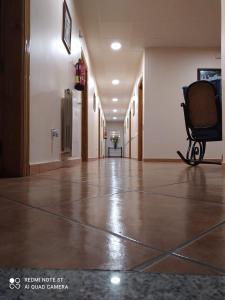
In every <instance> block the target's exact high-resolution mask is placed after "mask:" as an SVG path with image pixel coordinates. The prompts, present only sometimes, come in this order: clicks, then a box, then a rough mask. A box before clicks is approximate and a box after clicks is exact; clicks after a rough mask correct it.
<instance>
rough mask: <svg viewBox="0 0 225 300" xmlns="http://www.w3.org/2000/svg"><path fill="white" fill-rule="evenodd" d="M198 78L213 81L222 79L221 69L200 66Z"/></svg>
mask: <svg viewBox="0 0 225 300" xmlns="http://www.w3.org/2000/svg"><path fill="white" fill-rule="evenodd" d="M197 79H198V80H207V81H212V80H216V79H221V69H219V68H218V69H217V68H198V69H197Z"/></svg>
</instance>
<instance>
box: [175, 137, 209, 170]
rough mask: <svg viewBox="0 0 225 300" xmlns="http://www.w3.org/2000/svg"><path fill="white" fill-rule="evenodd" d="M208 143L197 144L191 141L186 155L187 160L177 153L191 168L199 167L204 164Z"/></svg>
mask: <svg viewBox="0 0 225 300" xmlns="http://www.w3.org/2000/svg"><path fill="white" fill-rule="evenodd" d="M205 149H206V143H205V142H196V141H193V140H190V139H189V145H188V150H187V153H186V158H185V157H184V155H183V154H182V153H181V152H180V151H177V154H178V155H179V156H180V158H181V159H182V160H183V161H184V162H185V163H186V164H188V165H189V166H197V165H199V164H200V163H202V162H203V158H204V155H205Z"/></svg>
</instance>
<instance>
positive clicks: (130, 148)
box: [129, 110, 132, 158]
mask: <svg viewBox="0 0 225 300" xmlns="http://www.w3.org/2000/svg"><path fill="white" fill-rule="evenodd" d="M131 124H132V120H131V110H130V113H129V158H131V151H132V147H131V142H132V141H131Z"/></svg>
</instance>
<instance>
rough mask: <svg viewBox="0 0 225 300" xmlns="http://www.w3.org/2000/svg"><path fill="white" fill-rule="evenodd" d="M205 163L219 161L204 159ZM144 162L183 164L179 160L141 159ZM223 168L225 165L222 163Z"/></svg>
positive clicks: (217, 160)
mask: <svg viewBox="0 0 225 300" xmlns="http://www.w3.org/2000/svg"><path fill="white" fill-rule="evenodd" d="M204 160H205V161H214V162H217V163H218V162H220V161H221V160H220V159H208V158H207V159H204ZM143 161H144V162H152V163H163V162H164V163H184V162H183V161H182V160H181V159H179V158H145V159H143ZM224 168H225V163H224Z"/></svg>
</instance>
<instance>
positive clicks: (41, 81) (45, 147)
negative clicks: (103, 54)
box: [30, 0, 104, 164]
mask: <svg viewBox="0 0 225 300" xmlns="http://www.w3.org/2000/svg"><path fill="white" fill-rule="evenodd" d="M67 5H68V7H69V10H70V13H71V17H72V22H73V28H72V53H71V55H68V53H67V51H66V48H65V46H64V44H63V43H62V40H61V33H62V11H63V0H48V1H45V0H38V1H37V0H31V47H30V60H31V61H30V163H31V164H35V163H43V162H51V161H58V160H60V153H61V133H60V138H55V139H54V140H52V138H51V134H50V131H51V128H57V129H59V130H60V129H61V99H62V97H63V96H64V89H67V88H70V89H73V86H74V66H73V65H74V64H75V63H76V62H77V60H78V58H79V57H80V55H81V46H82V48H83V50H84V53H85V58H86V60H87V62H88V69H89V78H88V83H89V85H88V86H89V100H88V101H89V110H88V117H89V157H97V154H98V150H97V148H98V146H97V145H98V139H97V134H98V131H97V120H98V113H97V109H96V113H94V112H93V109H92V99H93V93H94V91H95V92H96V95H97V105H96V106H97V108H98V106H101V104H100V99H99V97H98V92H97V87H96V84H95V81H94V77H93V73H92V71H91V64H90V60H89V57H88V52H87V49H86V46H85V41H84V40H83V39H79V34H78V33H79V25H78V18H77V16H76V13H75V8H74V5H73V0H67ZM80 97H81V93H80V92H78V91H75V94H74V98H75V101H74V103H75V102H76V100H77V101H79V100H80ZM101 111H102V110H101ZM102 115H103V112H102ZM79 117H80V116H79ZM74 118H76V116H75V114H74ZM103 118H104V115H103ZM74 124H76V120H74ZM74 130H76V129H75V128H74ZM77 130H78V129H77ZM79 130H80V129H79ZM78 145H79V147H80V143H77V142H76V141H75V140H74V141H73V155H74V157H76V158H79V156H80V149H78V148H76V147H78Z"/></svg>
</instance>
